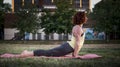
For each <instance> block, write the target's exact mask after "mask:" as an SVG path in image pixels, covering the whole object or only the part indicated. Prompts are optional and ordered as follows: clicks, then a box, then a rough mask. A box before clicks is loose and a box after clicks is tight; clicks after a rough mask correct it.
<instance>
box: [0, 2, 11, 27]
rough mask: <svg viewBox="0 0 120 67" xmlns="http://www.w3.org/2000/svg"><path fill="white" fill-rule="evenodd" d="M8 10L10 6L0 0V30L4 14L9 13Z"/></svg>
mask: <svg viewBox="0 0 120 67" xmlns="http://www.w3.org/2000/svg"><path fill="white" fill-rule="evenodd" d="M10 10H11V9H10V4H7V3H3V0H0V28H1V27H2V26H3V24H4V17H5V13H6V12H9V11H10Z"/></svg>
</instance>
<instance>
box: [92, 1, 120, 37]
mask: <svg viewBox="0 0 120 67" xmlns="http://www.w3.org/2000/svg"><path fill="white" fill-rule="evenodd" d="M119 6H120V1H119V0H102V1H100V2H99V3H97V4H96V5H95V8H94V9H93V12H92V13H91V16H92V18H93V20H96V25H95V26H94V30H97V31H104V32H105V33H106V35H107V39H109V37H111V35H114V38H115V39H116V38H117V37H118V39H120V35H119V34H120V31H117V30H119V29H120V19H119V18H120V8H119ZM116 36H117V37H116ZM110 39H111V38H110Z"/></svg>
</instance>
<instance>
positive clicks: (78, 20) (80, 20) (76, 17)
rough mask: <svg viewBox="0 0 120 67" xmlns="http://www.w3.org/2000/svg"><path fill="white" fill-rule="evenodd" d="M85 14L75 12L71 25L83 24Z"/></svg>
mask: <svg viewBox="0 0 120 67" xmlns="http://www.w3.org/2000/svg"><path fill="white" fill-rule="evenodd" d="M85 18H86V13H85V12H77V13H76V14H75V15H74V17H73V24H74V25H80V24H83V23H84V22H85Z"/></svg>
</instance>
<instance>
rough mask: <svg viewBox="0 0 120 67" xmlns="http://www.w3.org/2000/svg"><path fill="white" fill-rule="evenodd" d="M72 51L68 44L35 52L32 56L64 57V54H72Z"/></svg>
mask: <svg viewBox="0 0 120 67" xmlns="http://www.w3.org/2000/svg"><path fill="white" fill-rule="evenodd" d="M73 51H74V49H73V48H72V47H71V46H70V45H69V44H68V43H63V44H62V45H60V46H58V47H56V48H53V49H50V50H35V51H34V56H56V57H58V56H64V55H66V54H69V53H71V52H73Z"/></svg>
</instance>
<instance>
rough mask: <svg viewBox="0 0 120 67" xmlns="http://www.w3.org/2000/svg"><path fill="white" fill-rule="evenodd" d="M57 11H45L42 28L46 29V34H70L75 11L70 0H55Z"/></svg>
mask: <svg viewBox="0 0 120 67" xmlns="http://www.w3.org/2000/svg"><path fill="white" fill-rule="evenodd" d="M54 4H55V5H56V7H57V8H56V10H55V11H54V12H51V11H50V10H48V9H45V10H43V12H44V14H43V16H42V17H41V20H42V23H41V25H42V26H41V27H42V28H44V31H45V33H46V34H49V33H53V32H56V33H65V34H67V33H70V32H71V28H72V22H71V21H72V16H73V14H74V12H75V10H74V9H73V8H72V4H70V1H68V0H54Z"/></svg>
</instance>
